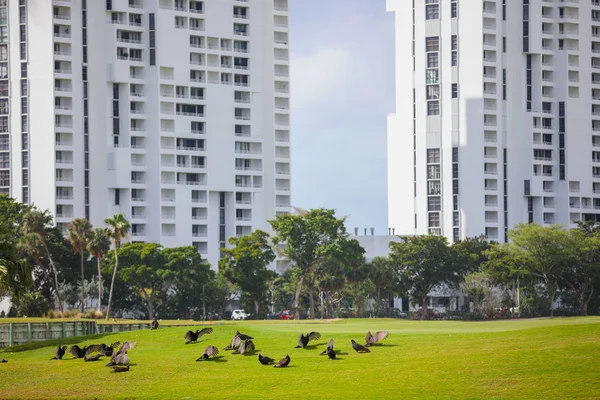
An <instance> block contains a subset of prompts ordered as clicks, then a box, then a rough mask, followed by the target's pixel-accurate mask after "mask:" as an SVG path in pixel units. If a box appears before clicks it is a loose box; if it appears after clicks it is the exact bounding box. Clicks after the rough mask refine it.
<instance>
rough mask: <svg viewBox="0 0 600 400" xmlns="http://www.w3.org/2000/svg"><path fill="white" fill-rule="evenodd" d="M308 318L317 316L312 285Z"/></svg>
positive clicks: (309, 291)
mask: <svg viewBox="0 0 600 400" xmlns="http://www.w3.org/2000/svg"><path fill="white" fill-rule="evenodd" d="M308 304H309V306H308V318H310V319H314V318H315V299H314V298H313V287H312V285H309V286H308Z"/></svg>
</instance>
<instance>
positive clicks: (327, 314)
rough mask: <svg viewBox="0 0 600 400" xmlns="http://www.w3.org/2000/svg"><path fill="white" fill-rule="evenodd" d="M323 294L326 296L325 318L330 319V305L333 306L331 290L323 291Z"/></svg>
mask: <svg viewBox="0 0 600 400" xmlns="http://www.w3.org/2000/svg"><path fill="white" fill-rule="evenodd" d="M323 295H324V296H325V318H327V319H329V318H331V317H330V314H329V307H330V306H331V300H330V299H329V291H327V292H323Z"/></svg>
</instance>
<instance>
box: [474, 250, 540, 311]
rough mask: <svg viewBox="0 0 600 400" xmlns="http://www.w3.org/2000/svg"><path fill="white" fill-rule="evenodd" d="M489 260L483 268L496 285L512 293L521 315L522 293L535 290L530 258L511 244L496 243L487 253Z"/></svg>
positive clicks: (482, 270)
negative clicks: (530, 271) (529, 265)
mask: <svg viewBox="0 0 600 400" xmlns="http://www.w3.org/2000/svg"><path fill="white" fill-rule="evenodd" d="M485 254H486V258H487V260H486V261H485V262H484V263H483V264H482V266H481V272H484V273H485V274H486V275H487V276H488V277H489V278H490V279H491V280H492V282H494V283H495V284H497V285H499V286H501V287H503V288H504V289H505V290H507V291H510V293H511V294H512V302H513V303H514V304H516V305H517V306H518V307H519V313H521V293H522V291H523V287H524V288H526V289H527V288H529V289H530V290H531V291H533V290H535V289H534V286H535V283H536V280H535V279H533V278H532V276H531V274H530V273H529V269H528V267H527V264H528V263H529V258H528V256H527V254H526V252H525V251H523V250H522V249H519V248H517V247H515V246H513V245H512V244H510V243H505V244H497V243H494V244H492V245H491V246H490V248H489V249H488V250H487V251H486V253H485Z"/></svg>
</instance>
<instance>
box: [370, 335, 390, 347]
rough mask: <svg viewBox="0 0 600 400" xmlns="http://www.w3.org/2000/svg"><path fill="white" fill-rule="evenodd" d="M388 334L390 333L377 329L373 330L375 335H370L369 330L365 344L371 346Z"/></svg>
mask: <svg viewBox="0 0 600 400" xmlns="http://www.w3.org/2000/svg"><path fill="white" fill-rule="evenodd" d="M389 334H390V333H389V332H388V331H379V332H375V335H371V331H368V332H367V336H366V338H365V342H366V346H373V345H374V344H375V343H377V342H379V341H380V340H384V339H386V338H387V337H388V335H389Z"/></svg>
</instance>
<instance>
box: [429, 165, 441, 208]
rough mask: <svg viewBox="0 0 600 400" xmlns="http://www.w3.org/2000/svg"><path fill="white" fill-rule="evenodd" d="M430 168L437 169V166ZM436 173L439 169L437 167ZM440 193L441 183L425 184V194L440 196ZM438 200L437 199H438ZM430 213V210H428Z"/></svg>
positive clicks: (431, 182)
mask: <svg viewBox="0 0 600 400" xmlns="http://www.w3.org/2000/svg"><path fill="white" fill-rule="evenodd" d="M431 167H438V166H437V165H430V166H429V168H431ZM438 171H439V167H438ZM441 191H442V189H441V182H440V181H429V182H427V194H434V195H435V194H440V193H441ZM438 199H439V197H438ZM430 211H431V209H430Z"/></svg>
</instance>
